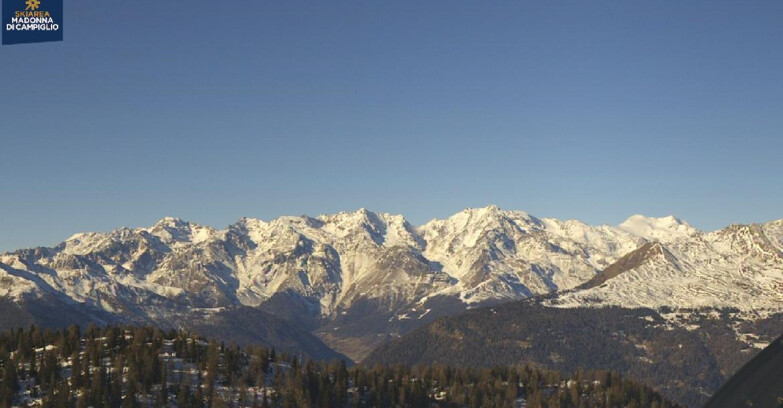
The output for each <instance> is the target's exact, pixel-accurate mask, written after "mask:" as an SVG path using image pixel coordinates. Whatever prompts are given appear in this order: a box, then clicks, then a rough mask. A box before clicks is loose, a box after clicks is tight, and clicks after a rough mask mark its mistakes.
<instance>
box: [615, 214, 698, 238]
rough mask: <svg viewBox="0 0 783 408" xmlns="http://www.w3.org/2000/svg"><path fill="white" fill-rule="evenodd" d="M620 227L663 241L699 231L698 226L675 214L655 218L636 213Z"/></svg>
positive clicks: (637, 234)
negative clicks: (693, 225) (694, 226)
mask: <svg viewBox="0 0 783 408" xmlns="http://www.w3.org/2000/svg"><path fill="white" fill-rule="evenodd" d="M618 227H619V228H620V229H621V230H623V231H626V232H628V233H631V234H633V235H636V236H639V237H642V238H644V239H647V240H657V241H662V242H668V241H671V240H674V239H678V238H683V237H688V236H690V235H693V234H694V233H696V232H698V230H697V229H696V228H693V227H692V226H691V225H690V224H688V223H687V222H685V221H683V220H681V219H679V218H677V217H675V216H673V215H667V216H665V217H658V218H655V217H647V216H645V215H641V214H635V215H632V216H630V217H628V219H626V220H625V221H623V222H622V223H621V224H620V225H619V226H618Z"/></svg>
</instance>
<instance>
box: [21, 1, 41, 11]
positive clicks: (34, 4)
mask: <svg viewBox="0 0 783 408" xmlns="http://www.w3.org/2000/svg"><path fill="white" fill-rule="evenodd" d="M24 4H26V5H27V8H26V9H25V11H27V10H35V9H37V8H38V7H41V0H27V1H26V2H25V3H24Z"/></svg>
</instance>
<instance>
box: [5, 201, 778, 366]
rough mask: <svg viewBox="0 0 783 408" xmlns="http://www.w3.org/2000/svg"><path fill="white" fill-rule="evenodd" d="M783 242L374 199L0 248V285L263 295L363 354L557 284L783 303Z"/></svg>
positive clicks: (226, 300)
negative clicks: (406, 209) (395, 337)
mask: <svg viewBox="0 0 783 408" xmlns="http://www.w3.org/2000/svg"><path fill="white" fill-rule="evenodd" d="M653 244H654V248H652V249H651V248H650V246H651V245H653ZM782 248H783V220H781V221H775V222H770V223H768V224H764V225H750V226H740V225H733V226H730V227H728V228H726V229H723V230H719V231H715V232H710V233H703V232H700V231H698V230H696V229H695V228H693V227H691V226H690V225H688V224H687V223H686V222H683V221H681V220H679V219H677V218H675V217H671V216H670V217H664V218H648V217H644V216H641V215H634V216H632V217H630V218H628V220H626V221H625V222H623V223H622V224H620V225H619V226H616V227H614V226H607V225H604V226H590V225H587V224H584V223H582V222H579V221H575V220H569V221H560V220H556V219H550V218H536V217H534V216H531V215H529V214H527V213H525V212H522V211H504V210H501V209H499V208H497V207H496V206H489V207H485V208H478V209H466V210H464V211H462V212H460V213H457V214H455V215H453V216H451V217H449V218H447V219H443V220H432V221H430V222H428V223H426V224H424V225H422V226H419V227H415V226H413V225H411V224H410V223H408V222H407V221H406V220H405V218H404V217H403V216H401V215H392V214H386V213H374V212H370V211H367V210H364V209H360V210H358V211H355V212H343V213H338V214H333V215H321V216H318V217H315V218H311V217H307V216H301V217H281V218H278V219H275V220H272V221H268V222H267V221H262V220H258V219H251V218H242V219H240V220H239V221H238V222H236V223H235V224H232V225H230V226H228V227H227V228H226V229H223V230H217V229H214V228H211V227H207V226H202V225H198V224H194V223H191V222H186V221H182V220H180V219H177V218H164V219H162V220H161V221H159V222H157V223H156V224H155V225H153V226H151V227H149V228H135V229H131V228H121V229H117V230H114V231H112V232H109V233H81V234H76V235H74V236H72V237H70V238H68V239H67V240H66V241H64V242H63V243H61V244H59V245H57V246H55V247H51V248H34V249H23V250H19V251H14V252H10V253H6V254H3V255H0V298H5V299H8V300H12V301H13V302H16V303H25V302H28V303H29V302H35V301H36V299H39V298H42V297H47V296H48V297H57V298H58V299H61V300H62V301H63V302H65V303H69V304H79V305H82V306H83V307H85V308H87V309H90V310H98V311H101V312H104V313H109V314H111V315H115V316H122V317H123V318H126V319H129V320H131V321H146V322H154V323H158V324H168V325H172V326H176V325H178V324H180V323H181V322H182V321H183V319H190V316H192V315H193V313H198V314H199V315H200V316H209V315H210V314H211V313H218V312H220V311H225V310H230V309H233V308H237V307H250V308H260V309H263V310H266V311H268V312H271V313H273V314H277V315H280V316H283V317H285V318H288V319H293V320H294V321H299V322H301V323H302V324H303V325H304V326H306V327H307V328H308V330H313V331H317V332H318V333H319V335H320V336H321V337H322V338H323V339H325V340H326V342H327V344H330V345H332V346H336V348H337V349H338V350H339V349H342V351H343V352H346V353H351V352H352V350H362V351H360V352H354V353H353V354H354V355H353V356H352V357H355V358H360V357H361V355H362V354H363V353H366V352H368V351H369V349H367V347H369V346H371V345H374V344H377V343H378V342H381V341H383V340H384V339H385V338H384V337H383V336H388V335H389V334H390V333H391V334H397V333H398V332H401V331H406V330H409V329H410V328H412V327H415V326H416V325H419V324H420V323H423V322H425V321H429V320H431V319H432V318H434V317H437V316H440V315H443V314H449V313H455V312H457V311H459V310H464V309H465V308H469V307H474V306H477V305H484V304H493V303H500V302H504V301H508V300H516V299H523V298H527V297H531V296H534V295H542V294H547V293H552V292H557V291H564V292H563V294H562V295H560V296H558V297H557V298H554V299H552V300H550V302H551V304H552V305H553V306H559V307H569V306H577V305H580V306H583V305H593V306H594V305H623V306H631V307H635V306H650V307H658V306H663V305H667V306H671V305H677V306H688V305H692V306H702V305H711V306H720V305H731V306H734V307H741V308H747V309H753V310H761V309H764V310H768V309H769V310H779V309H781V308H783V292H781V290H782V289H783V255H782V254H781V250H783V249H782ZM640 250H645V251H646V252H645V253H644V256H640V255H639V254H638V253H636V251H640ZM629 258H631V259H632V260H633V262H629V261H628V259H629ZM618 262H620V265H619V266H618V264H617V263H618ZM607 271H608V272H607ZM607 273H612V276H611V277H609V278H606V277H607ZM602 274H603V275H602ZM602 277H603V281H601V283H600V284H599V285H589V284H588V283H589V282H596V281H595V279H602ZM368 319H369V320H368ZM370 320H372V321H373V322H374V323H373V324H364V323H363V324H362V325H353V326H351V324H352V322H357V321H362V322H367V321H370ZM338 323H339V324H338ZM324 328H327V329H328V330H325V329H324ZM346 339H354V340H355V341H353V342H346ZM359 343H363V344H364V345H365V348H362V347H361V345H360V344H359Z"/></svg>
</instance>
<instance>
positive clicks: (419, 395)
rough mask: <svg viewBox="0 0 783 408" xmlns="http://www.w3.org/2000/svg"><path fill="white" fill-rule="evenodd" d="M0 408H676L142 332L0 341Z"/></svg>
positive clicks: (539, 381)
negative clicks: (30, 407)
mask: <svg viewBox="0 0 783 408" xmlns="http://www.w3.org/2000/svg"><path fill="white" fill-rule="evenodd" d="M0 373H2V378H1V379H0V407H3V408H5V407H10V406H43V407H58V408H62V407H79V408H82V407H89V406H93V407H128V408H130V407H239V406H247V407H360V406H361V407H365V406H366V407H432V406H437V407H527V408H538V407H675V406H676V405H673V404H671V403H669V402H667V401H665V400H663V398H662V397H661V396H660V395H659V394H657V393H656V392H654V391H652V390H651V389H650V388H648V387H646V386H644V385H640V384H638V383H635V382H633V381H630V380H626V379H623V378H621V377H619V376H618V375H616V374H613V373H610V372H582V371H578V372H576V373H574V375H571V376H563V375H561V374H559V373H557V372H554V371H547V370H540V369H536V368H533V367H529V366H514V367H496V368H491V369H490V368H486V369H467V368H455V367H449V366H445V365H424V366H416V367H409V366H404V365H396V366H381V365H376V366H374V367H372V368H369V367H360V366H357V367H352V368H348V367H346V364H345V362H344V361H338V360H334V361H332V362H328V363H326V362H315V361H311V360H304V361H302V360H300V359H299V358H298V357H297V356H294V355H290V354H287V353H277V352H275V350H274V349H268V348H264V347H238V346H234V345H226V344H219V343H217V342H215V341H207V340H206V339H204V338H201V337H198V336H195V335H192V334H189V333H186V332H177V331H169V332H163V331H160V330H157V329H153V328H148V327H130V326H128V327H121V326H109V327H106V328H98V327H96V326H90V327H88V328H87V329H86V330H84V331H83V332H82V331H81V330H80V329H79V327H77V326H72V327H70V328H68V329H67V330H62V331H59V330H58V331H54V330H48V329H41V328H38V327H35V326H33V327H31V328H30V329H29V330H22V329H19V330H14V331H8V332H5V333H3V334H2V335H0Z"/></svg>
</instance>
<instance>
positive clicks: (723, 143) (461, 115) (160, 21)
mask: <svg viewBox="0 0 783 408" xmlns="http://www.w3.org/2000/svg"><path fill="white" fill-rule="evenodd" d="M65 12H66V14H65V19H66V21H65V41H64V42H62V43H49V44H33V45H15V46H3V47H0V80H1V81H2V82H1V83H2V102H0V124H1V127H0V142H1V143H0V149H1V150H0V250H11V249H15V248H20V247H27V246H35V245H51V244H55V243H57V242H59V241H62V240H63V239H65V238H67V237H68V236H70V235H71V234H73V233H75V232H79V231H92V230H97V231H105V230H110V229H112V228H114V227H118V226H148V225H151V224H152V223H154V222H155V221H156V220H157V219H159V218H161V217H163V216H167V215H171V216H178V217H181V218H184V219H188V220H191V221H195V222H199V223H203V224H208V225H213V226H215V227H219V228H223V227H225V226H226V225H228V224H230V223H232V222H234V221H235V220H236V219H238V218H239V217H242V216H248V217H258V218H263V219H270V218H274V217H277V216H279V215H287V214H290V215H299V214H310V215H317V214H320V213H330V212H336V211H340V210H354V209H357V208H359V207H366V208H369V209H371V210H375V211H386V212H392V213H402V214H404V215H406V216H407V217H408V219H409V220H410V221H411V222H412V223H414V224H420V223H423V222H425V221H426V220H428V219H431V218H434V217H438V218H441V217H446V216H448V215H451V214H452V213H454V212H457V211H460V210H462V209H463V208H465V207H469V206H472V207H476V206H484V205H487V204H490V203H494V204H497V205H499V206H500V207H502V208H506V209H521V210H526V211H528V212H530V213H532V214H534V215H538V216H542V217H558V218H578V219H581V220H583V221H586V222H589V223H592V224H603V223H610V224H617V223H619V222H621V221H622V220H623V219H625V218H626V217H627V216H629V215H631V214H634V213H643V214H647V215H652V216H662V215H667V214H674V215H677V216H679V217H681V218H684V219H686V220H688V221H689V222H691V223H692V224H693V225H695V226H697V227H699V228H702V229H705V230H711V229H717V228H720V227H722V226H725V225H727V224H730V223H732V222H743V223H748V222H763V221H768V220H771V219H778V218H783V182H782V181H781V174H783V1H780V0H774V1H773V0H769V1H755V2H747V1H735V0H732V1H723V0H709V1H696V0H688V1H682V0H671V1H634V0H631V1H628V0H623V1H612V2H608V1H581V0H579V1H510V2H504V1H492V2H476V1H471V2H462V1H454V0H449V1H400V0H395V1H341V2H332V1H308V2H300V1H290V0H286V1H222V2H214V1H209V2H207V1H198V0H193V1H177V0H175V1H149V0H137V1H122V2H94V1H92V2H87V1H75V0H65Z"/></svg>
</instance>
